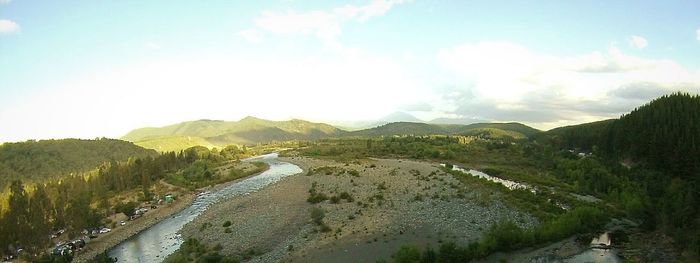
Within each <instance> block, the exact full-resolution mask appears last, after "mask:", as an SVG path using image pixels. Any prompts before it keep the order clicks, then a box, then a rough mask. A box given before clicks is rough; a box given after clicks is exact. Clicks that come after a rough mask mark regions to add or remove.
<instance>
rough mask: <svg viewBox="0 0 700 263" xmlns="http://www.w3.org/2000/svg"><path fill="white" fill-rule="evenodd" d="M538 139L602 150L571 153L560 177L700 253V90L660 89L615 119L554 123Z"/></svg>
mask: <svg viewBox="0 0 700 263" xmlns="http://www.w3.org/2000/svg"><path fill="white" fill-rule="evenodd" d="M538 141H539V142H541V143H551V144H552V145H555V146H556V147H558V148H559V149H580V150H581V151H592V152H593V154H594V155H595V156H600V158H584V159H582V160H576V158H575V157H574V156H569V158H570V159H572V160H569V161H565V162H560V163H559V165H558V166H557V177H558V178H560V179H561V180H562V181H565V182H568V183H569V184H572V185H574V187H575V188H576V189H578V190H580V191H582V192H586V193H592V194H597V195H600V196H603V197H605V199H606V200H607V201H610V202H613V203H616V204H617V205H618V206H619V207H620V208H622V209H624V210H625V212H626V213H627V215H628V216H629V217H631V218H634V219H637V220H641V221H642V222H643V225H642V226H643V227H644V228H645V229H647V230H655V229H658V230H661V231H663V232H665V233H666V234H668V235H670V236H671V237H673V239H674V241H675V242H674V244H676V246H677V247H678V248H680V249H681V250H683V251H684V252H685V253H683V254H684V256H685V259H686V260H687V261H697V260H698V259H699V258H700V235H698V234H697V233H700V223H699V222H700V220H699V219H700V145H699V144H698V143H700V96H690V95H687V94H679V93H677V94H673V95H669V96H663V97H661V98H659V99H656V100H654V101H652V102H650V103H649V104H646V105H644V106H641V107H639V108H637V109H635V110H634V111H632V112H631V113H629V114H626V115H624V116H622V117H621V118H620V119H617V120H609V121H605V122H598V123H592V124H586V125H579V126H572V127H565V128H561V129H556V130H552V131H551V132H548V133H547V134H545V135H543V136H542V137H540V138H538ZM621 162H624V163H625V164H626V165H627V166H628V167H630V166H631V168H626V167H623V165H621Z"/></svg>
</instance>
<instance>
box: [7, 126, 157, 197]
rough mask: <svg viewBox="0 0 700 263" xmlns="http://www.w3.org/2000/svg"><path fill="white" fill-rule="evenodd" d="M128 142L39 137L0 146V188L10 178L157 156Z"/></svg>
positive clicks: (59, 173)
mask: <svg viewBox="0 0 700 263" xmlns="http://www.w3.org/2000/svg"><path fill="white" fill-rule="evenodd" d="M156 155H157V153H156V152H155V151H153V150H146V149H144V148H141V147H139V146H136V145H134V144H132V143H130V142H125V141H120V140H113V139H104V138H102V139H96V140H81V139H63V140H41V141H26V142H17V143H4V144H2V145H0V189H3V188H5V187H6V186H7V185H8V184H9V183H10V182H11V181H12V180H16V179H22V180H23V181H25V182H27V181H35V180H43V179H47V178H56V177H59V176H64V175H67V174H70V173H81V172H85V171H88V170H91V169H95V167H97V166H98V165H100V164H102V163H104V162H107V161H110V160H116V161H125V160H127V159H129V158H143V157H147V156H156Z"/></svg>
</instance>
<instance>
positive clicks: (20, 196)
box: [5, 180, 30, 247]
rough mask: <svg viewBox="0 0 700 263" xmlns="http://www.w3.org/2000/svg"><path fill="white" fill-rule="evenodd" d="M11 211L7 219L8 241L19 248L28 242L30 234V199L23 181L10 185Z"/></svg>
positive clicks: (8, 212)
mask: <svg viewBox="0 0 700 263" xmlns="http://www.w3.org/2000/svg"><path fill="white" fill-rule="evenodd" d="M8 204H9V210H8V211H7V214H6V215H5V217H6V227H7V228H6V229H9V231H8V233H7V234H8V236H7V239H8V240H9V241H10V243H11V245H13V246H15V247H17V246H18V245H22V244H21V242H22V241H26V239H25V238H26V236H28V235H27V234H26V233H29V232H30V231H29V230H30V228H29V224H28V222H29V197H27V192H26V191H25V190H24V185H23V184H22V181H20V180H15V181H12V183H11V184H10V199H9V202H8Z"/></svg>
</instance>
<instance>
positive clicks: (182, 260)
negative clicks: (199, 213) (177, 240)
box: [163, 238, 240, 263]
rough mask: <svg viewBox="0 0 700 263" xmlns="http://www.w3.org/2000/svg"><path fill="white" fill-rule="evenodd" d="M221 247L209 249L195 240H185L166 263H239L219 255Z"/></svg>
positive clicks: (236, 260) (234, 259) (231, 258)
mask: <svg viewBox="0 0 700 263" xmlns="http://www.w3.org/2000/svg"><path fill="white" fill-rule="evenodd" d="M218 250H221V246H214V247H208V246H207V245H205V244H202V243H201V242H199V240H197V239H194V238H189V239H187V240H185V242H184V243H182V245H181V246H180V248H179V249H178V250H177V251H175V253H173V254H172V255H170V256H168V257H167V258H166V259H165V260H164V261H163V262H165V263H189V262H197V263H200V262H201V263H238V262H240V261H239V260H238V259H236V258H233V257H226V256H222V255H221V254H219V251H218Z"/></svg>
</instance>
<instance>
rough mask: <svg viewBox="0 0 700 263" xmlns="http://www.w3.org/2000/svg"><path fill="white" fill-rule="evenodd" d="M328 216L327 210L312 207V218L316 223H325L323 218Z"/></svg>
mask: <svg viewBox="0 0 700 263" xmlns="http://www.w3.org/2000/svg"><path fill="white" fill-rule="evenodd" d="M325 216H326V212H325V211H323V209H321V208H318V207H314V208H311V220H312V221H313V222H314V223H315V224H316V225H321V224H323V218H324V217H325Z"/></svg>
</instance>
